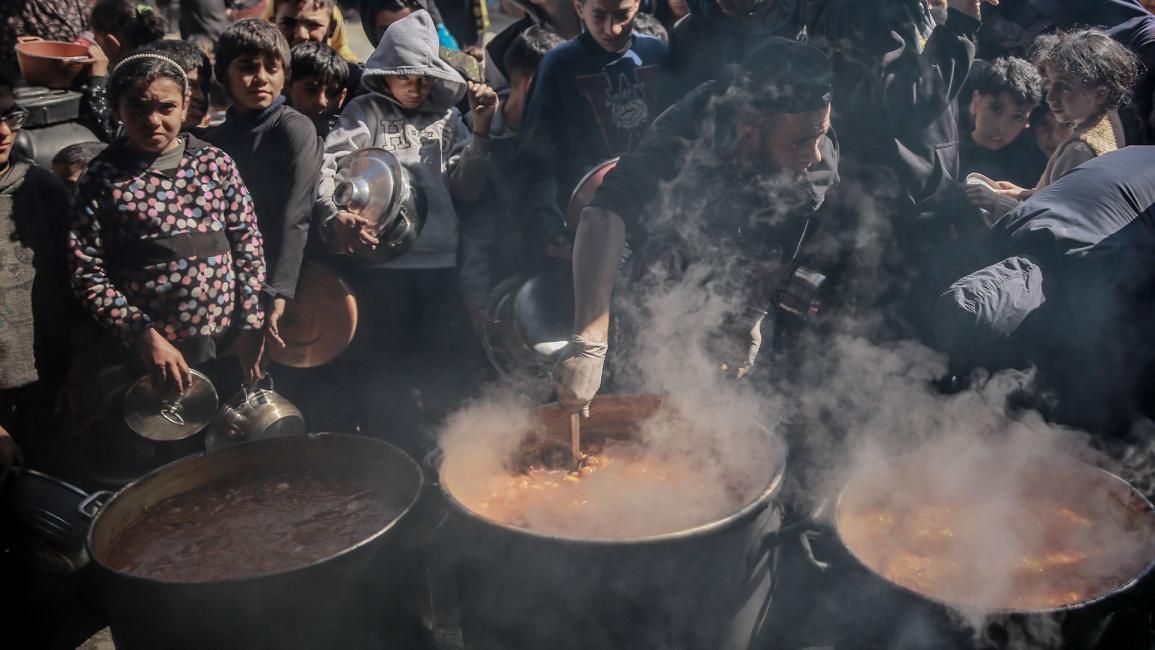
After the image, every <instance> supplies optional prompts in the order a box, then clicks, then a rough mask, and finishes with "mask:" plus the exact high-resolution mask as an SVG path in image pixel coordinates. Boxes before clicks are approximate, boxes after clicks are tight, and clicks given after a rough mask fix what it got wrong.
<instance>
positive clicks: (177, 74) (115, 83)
mask: <svg viewBox="0 0 1155 650" xmlns="http://www.w3.org/2000/svg"><path fill="white" fill-rule="evenodd" d="M142 53H143V52H134V53H133V54H142ZM131 56H132V55H129V57H131ZM161 56H166V55H161ZM129 57H125V60H124V61H122V62H121V63H120V64H119V65H117V66H116V68H114V69H113V71H112V73H111V74H109V75H108V86H107V93H108V101H109V104H110V105H111V106H113V107H114V108H115V107H116V106H119V105H120V98H121V97H122V96H124V94H125V93H126V92H128V91H130V90H132V89H133V88H136V87H139V86H144V85H147V84H150V83H152V82H154V81H156V80H157V79H169V80H171V81H172V82H173V83H175V84H176V85H177V86H178V87H180V88H183V89H185V90H186V91H187V90H188V89H187V88H186V87H185V84H186V83H187V82H188V77H187V76H186V75H185V72H184V70H182V69H181V68H180V67H178V64H177V63H175V62H172V61H171V60H170V61H166V60H164V59H161V58H158V57H157V56H148V57H142V58H139V59H131V58H129Z"/></svg>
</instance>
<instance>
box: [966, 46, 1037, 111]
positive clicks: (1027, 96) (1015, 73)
mask: <svg viewBox="0 0 1155 650" xmlns="http://www.w3.org/2000/svg"><path fill="white" fill-rule="evenodd" d="M973 87H974V89H975V90H977V91H978V93H979V94H980V95H999V94H1002V93H1010V95H1011V97H1014V98H1015V101H1017V102H1018V103H1019V104H1022V105H1025V106H1031V107H1034V106H1037V105H1038V104H1039V102H1041V101H1043V78H1042V77H1041V76H1040V75H1039V71H1038V69H1037V68H1035V66H1033V65H1031V64H1030V63H1028V62H1027V61H1024V60H1022V59H1017V58H1015V57H1013V56H1010V57H1003V58H1000V59H995V61H994V63H991V64H990V65H988V66H986V67H984V68H983V69H982V70H981V71H980V72H979V73H978V74H977V75H976V78H975V82H974V86H973Z"/></svg>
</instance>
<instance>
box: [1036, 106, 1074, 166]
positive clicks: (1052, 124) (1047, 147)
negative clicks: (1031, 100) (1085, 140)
mask: <svg viewBox="0 0 1155 650" xmlns="http://www.w3.org/2000/svg"><path fill="white" fill-rule="evenodd" d="M1031 131H1033V132H1034V134H1035V144H1037V145H1038V146H1039V151H1042V152H1043V154H1044V155H1046V156H1047V157H1048V158H1050V157H1051V156H1053V155H1054V154H1055V150H1056V149H1058V148H1059V145H1060V144H1062V142H1063V140H1066V139H1067V138H1069V137H1071V133H1073V132H1074V129H1072V128H1071V127H1070V125H1067V124H1063V123H1062V122H1060V121H1059V120H1058V118H1056V117H1055V114H1054V113H1051V112H1049V111H1048V112H1047V114H1046V115H1045V116H1044V117H1043V119H1042V120H1035V123H1034V124H1032V125H1031Z"/></svg>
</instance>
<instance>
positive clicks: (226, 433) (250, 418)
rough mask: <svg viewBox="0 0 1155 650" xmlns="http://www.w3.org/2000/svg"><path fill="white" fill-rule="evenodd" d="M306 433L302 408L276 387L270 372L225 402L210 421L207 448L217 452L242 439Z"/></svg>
mask: <svg viewBox="0 0 1155 650" xmlns="http://www.w3.org/2000/svg"><path fill="white" fill-rule="evenodd" d="M260 382H265V384H266V385H267V387H263V386H261V384H260ZM303 433H305V418H304V417H303V416H302V415H301V411H300V410H299V409H298V408H297V407H296V406H294V405H293V403H292V402H290V401H289V400H288V399H286V398H285V397H284V396H283V395H281V394H280V393H277V392H275V391H274V390H273V377H272V375H269V374H268V373H266V374H265V377H264V378H263V379H261V380H259V381H258V383H257V384H254V385H253V386H252V387H247V386H242V387H241V392H239V393H237V394H236V395H233V397H232V398H231V399H230V400H229V401H228V402H225V404H224V406H222V407H221V410H220V411H218V412H217V415H216V417H215V418H213V421H212V422H211V423H210V424H209V429H208V433H207V434H206V435H205V449H207V450H208V451H213V450H214V449H220V448H221V447H226V446H228V445H232V444H236V443H238V442H246V441H249V440H263V439H265V438H280V437H283V436H294V435H300V434H303Z"/></svg>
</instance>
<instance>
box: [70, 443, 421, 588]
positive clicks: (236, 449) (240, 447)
mask: <svg viewBox="0 0 1155 650" xmlns="http://www.w3.org/2000/svg"><path fill="white" fill-rule="evenodd" d="M342 438H344V439H358V440H367V441H372V442H371V443H370V444H378V445H383V446H385V447H389V448H391V449H393V450H394V451H396V452H397V453H398V454H400V455H401V457H403V458H405V460H406V461H407V462H409V463H410V464H411V465H412V466H413V469H414V470H416V472H417V479H418V480H417V490H416V492H415V494H414V495H413V498H412V499H410V501H409V502H408V503H407V504H406V505H405V508H404V509H403V510H402V511H401V513H400V514H398V515H397V516H396V517H394V518H393V519H392V520H391V521H390V522H389V523H388V524H386V525H385V526H384V527H383V528H381V529H380V530H378V531H377V532H375V533H373V534H372V535H370V536H369V537H366V538H365V539H363V540H361V541H360V542H357V543H356V544H352V545H350V546H346V547H345V548H343V549H341V550H340V551H337V552H336V553H334V554H332V555H327V556H325V557H323V558H321V559H319V560H316V561H313V562H310V563H309V564H305V565H303V566H299V567H295V568H292V569H288V570H286V571H275V572H273V573H266V574H262V575H257V576H248V577H244V578H226V579H223V580H206V581H202V582H181V581H177V580H159V579H157V578H148V577H145V576H138V575H135V574H132V573H126V572H124V571H117V570H116V569H114V568H112V567H110V566H108V565H107V564H105V563H104V561H103V559H101V558H98V557H97V556H96V554H95V553H93V551H92V534H93V531H95V530H96V526H97V524H99V523H100V518H101V516H103V514H104V511H105V509H106V508H107V507H108V506H110V505H112V504H113V503H115V501H116V499H117V498H119V497H120V495H121V494H123V493H125V492H126V491H128V490H131V489H133V488H134V487H136V486H137V485H139V484H141V483H143V482H145V481H147V480H149V479H151V478H152V477H154V476H156V475H158V474H160V473H162V472H164V471H165V470H166V469H168V468H169V467H173V466H175V465H177V464H179V463H191V462H193V461H196V460H200V459H202V458H204V457H206V456H209V457H219V456H220V455H222V454H229V453H240V452H242V451H244V450H245V449H247V448H248V447H249V446H251V445H273V444H290V443H295V442H298V441H300V440H301V439H307V440H310V441H315V442H321V441H324V440H328V439H342ZM424 488H425V473H424V472H423V471H422V470H421V464H420V463H418V462H417V461H415V460H414V459H413V458H412V457H411V456H410V455H409V454H407V453H405V451H403V450H402V449H401V448H400V447H397V446H396V445H392V444H390V443H388V442H385V441H384V440H380V439H377V438H371V437H369V436H360V435H355V434H350V433H331V432H322V433H307V434H304V435H300V436H283V437H279V438H265V439H262V440H247V441H245V442H239V443H237V444H234V445H229V446H228V447H225V448H223V449H218V450H216V451H212V452H208V451H202V452H200V453H198V454H194V455H191V456H185V457H184V458H179V459H177V460H174V461H173V462H171V463H168V464H166V465H162V466H160V467H158V468H157V469H154V470H152V471H151V472H149V473H147V474H145V475H143V476H141V477H139V478H137V479H136V480H134V481H132V482H131V483H129V484H128V485H125V486H124V487H122V488H120V489H119V490H117V491H116V493H115V494H113V495H112V496H111V497H109V498H108V499H107V500H106V501H105V502H104V504H103V505H102V506H101V508H100V511H99V512H97V514H96V516H95V517H94V518H93V519H92V524H91V525H90V526H89V527H88V533H87V534H85V536H84V548H85V550H86V551H87V552H88V555H89V557H90V558H92V561H93V562H94V563H95V564H97V565H99V566H100V567H101V568H102V569H104V570H105V571H109V572H112V573H114V574H116V575H117V577H118V578H123V579H127V580H137V581H141V582H148V583H160V584H165V585H179V586H181V587H188V588H196V587H202V586H208V585H230V584H242V583H246V582H252V581H254V580H265V579H269V578H279V577H281V576H288V575H292V574H294V573H297V572H301V571H305V570H311V569H313V568H314V567H317V566H319V565H321V564H325V563H326V562H330V561H332V560H335V559H337V558H339V557H341V556H343V555H347V554H349V553H352V552H354V551H356V550H358V549H361V548H362V547H365V546H368V545H369V544H371V543H373V542H375V541H376V540H377V539H378V538H380V537H381V536H382V535H384V534H385V533H387V532H389V531H390V530H391V529H392V528H393V527H394V526H396V525H397V522H399V521H401V520H402V519H404V518H405V517H406V516H407V515H408V514H409V513H410V512H412V510H413V508H414V507H415V506H416V505H417V502H418V501H420V499H421V495H422V492H423V491H424ZM182 494H183V493H182ZM174 496H175V495H174Z"/></svg>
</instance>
